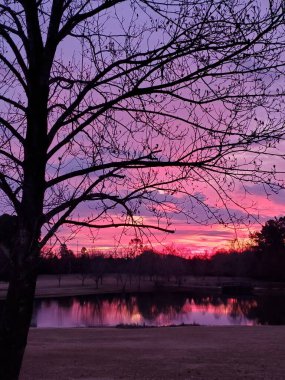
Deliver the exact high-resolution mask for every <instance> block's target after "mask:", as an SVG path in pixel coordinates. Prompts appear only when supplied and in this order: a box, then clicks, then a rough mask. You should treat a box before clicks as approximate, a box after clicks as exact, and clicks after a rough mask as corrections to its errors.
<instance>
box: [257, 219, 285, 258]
mask: <svg viewBox="0 0 285 380" xmlns="http://www.w3.org/2000/svg"><path fill="white" fill-rule="evenodd" d="M251 238H252V240H253V242H254V243H255V245H256V248H257V250H259V251H261V252H269V251H270V253H271V254H272V255H278V254H283V255H285V217H284V216H283V217H280V218H276V219H270V220H268V221H267V222H266V223H265V225H264V226H262V228H261V231H260V232H255V233H253V234H252V235H251Z"/></svg>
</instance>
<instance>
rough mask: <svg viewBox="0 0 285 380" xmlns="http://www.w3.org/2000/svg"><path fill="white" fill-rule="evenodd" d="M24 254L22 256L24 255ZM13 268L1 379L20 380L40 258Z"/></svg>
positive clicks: (0, 345)
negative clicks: (37, 261) (37, 262)
mask: <svg viewBox="0 0 285 380" xmlns="http://www.w3.org/2000/svg"><path fill="white" fill-rule="evenodd" d="M21 253H22V252H21ZM25 256H26V257H28V259H26V260H25V261H24V263H23V264H22V265H17V266H16V267H14V268H12V271H11V272H12V273H11V277H10V283H9V288H8V293H7V297H6V302H5V306H4V310H3V314H2V318H1V319H2V320H1V335H0V379H1V380H16V379H18V378H19V374H20V369H21V364H22V360H23V355H24V352H25V347H26V344H27V337H28V333H29V327H30V323H31V318H32V312H33V301H34V294H35V287H36V279H37V275H36V260H37V255H35V254H34V252H33V255H25Z"/></svg>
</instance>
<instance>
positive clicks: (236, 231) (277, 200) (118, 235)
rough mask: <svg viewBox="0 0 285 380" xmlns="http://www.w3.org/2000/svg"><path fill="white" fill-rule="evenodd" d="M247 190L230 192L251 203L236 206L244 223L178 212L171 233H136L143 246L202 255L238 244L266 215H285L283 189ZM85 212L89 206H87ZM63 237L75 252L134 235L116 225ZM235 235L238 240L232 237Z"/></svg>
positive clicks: (116, 245) (119, 243)
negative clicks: (202, 218) (187, 216)
mask: <svg viewBox="0 0 285 380" xmlns="http://www.w3.org/2000/svg"><path fill="white" fill-rule="evenodd" d="M247 190H248V193H247V194H246V197H245V198H244V195H243V194H242V193H243V191H242V190H241V189H239V190H238V189H237V190H236V192H235V193H233V197H236V198H237V197H242V199H243V201H244V203H245V202H246V203H247V204H248V205H251V207H249V208H248V211H249V212H250V215H249V216H248V215H246V214H245V213H244V212H243V211H242V210H240V209H238V208H236V210H235V211H236V212H237V213H239V215H240V214H241V215H242V214H244V223H240V224H239V223H236V224H229V225H227V226H224V225H220V224H217V223H215V222H213V223H211V222H209V223H208V224H207V225H206V224H205V223H204V224H203V223H202V224H197V223H191V222H187V221H186V220H185V218H183V216H182V215H180V214H178V215H176V216H175V217H174V218H173V219H172V225H171V228H173V229H174V230H175V232H174V233H170V234H167V233H165V232H157V231H153V232H152V234H151V235H150V236H139V237H140V238H141V239H142V241H143V244H144V245H145V246H152V247H153V248H155V249H156V250H158V251H161V252H163V251H168V252H171V251H172V250H173V251H176V252H178V253H179V254H182V255H185V256H188V255H189V254H194V255H195V254H198V255H204V254H205V253H207V254H212V253H214V252H216V251H217V250H220V249H229V248H231V247H233V246H234V247H240V248H242V247H243V245H244V244H245V243H246V242H248V240H249V234H250V233H252V232H254V231H259V230H260V229H261V226H262V224H264V223H265V222H266V221H267V220H268V219H272V218H275V217H280V216H284V215H285V190H280V191H279V193H277V194H271V195H266V194H265V191H264V189H263V186H262V185H261V184H255V185H254V184H252V185H249V186H248V189H247ZM86 212H87V213H88V210H86ZM60 236H61V238H62V239H63V240H65V239H66V240H67V245H68V247H70V248H71V249H72V250H73V251H74V252H77V251H79V252H80V250H81V247H83V246H84V247H86V248H88V249H90V250H91V249H92V250H93V249H95V250H102V251H106V252H109V251H114V249H118V250H120V249H121V248H124V247H128V245H129V242H130V240H131V239H132V238H135V237H136V235H135V233H134V231H133V230H132V229H128V231H126V234H124V233H123V230H122V229H119V228H108V229H104V230H99V231H98V232H97V233H96V232H95V233H94V231H90V230H89V229H87V228H82V229H81V230H80V231H78V233H77V234H76V235H75V236H72V235H70V231H69V230H63V231H62V232H61V234H60ZM236 239H238V242H235V244H234V245H233V243H234V241H235V240H236Z"/></svg>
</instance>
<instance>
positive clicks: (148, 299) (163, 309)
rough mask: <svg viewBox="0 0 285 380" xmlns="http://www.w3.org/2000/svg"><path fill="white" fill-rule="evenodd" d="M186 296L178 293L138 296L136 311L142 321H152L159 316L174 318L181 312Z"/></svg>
mask: <svg viewBox="0 0 285 380" xmlns="http://www.w3.org/2000/svg"><path fill="white" fill-rule="evenodd" d="M186 300H187V296H185V295H184V294H179V293H170V294H164V293H162V294H140V295H138V296H137V306H138V311H139V312H140V314H141V315H142V316H143V318H144V319H146V320H150V321H153V320H155V319H156V318H157V317H158V316H159V315H161V314H164V315H168V316H173V317H174V316H176V315H177V314H178V313H180V312H181V311H182V308H183V306H184V304H185V302H186Z"/></svg>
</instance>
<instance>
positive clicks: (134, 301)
mask: <svg viewBox="0 0 285 380" xmlns="http://www.w3.org/2000/svg"><path fill="white" fill-rule="evenodd" d="M3 305H4V302H1V303H0V312H1V308H3ZM195 307H198V308H199V311H201V310H202V311H203V313H207V312H208V313H212V314H214V316H215V317H216V318H219V317H220V316H221V315H225V314H226V315H228V317H229V319H230V320H232V322H235V323H239V322H240V321H242V320H245V319H247V320H251V321H253V322H255V323H257V324H271V325H276V324H285V297H284V296H260V297H235V298H230V297H226V296H215V295H213V296H201V295H193V294H191V295H189V294H179V293H170V294H165V293H157V294H152V293H149V294H146V293H145V294H141V293H140V294H137V295H134V294H132V295H92V296H79V297H64V298H59V299H45V300H36V301H35V303H34V317H33V322H32V323H33V325H36V324H37V315H38V313H39V311H40V310H41V309H43V310H46V311H47V316H48V311H49V310H50V311H51V312H52V314H51V315H52V317H51V315H49V318H51V319H54V318H55V319H56V321H55V324H54V325H55V326H56V323H58V325H59V326H60V325H61V324H62V323H63V320H64V319H65V318H66V317H68V316H69V318H71V317H72V320H73V321H74V326H76V325H77V326H78V325H81V326H82V325H83V326H92V325H93V326H94V325H101V326H103V325H108V324H109V325H116V324H118V323H132V322H133V319H132V318H133V316H135V315H140V316H141V317H142V318H139V322H142V323H143V319H144V320H145V321H146V323H147V321H151V322H152V323H154V324H158V325H160V324H168V323H169V324H172V323H174V321H178V320H179V317H181V316H182V315H183V314H185V313H187V314H191V313H192V311H194V310H195V309H194V308H195ZM54 311H56V314H54ZM161 318H162V319H161ZM197 322H198V323H199V321H198V320H197Z"/></svg>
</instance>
